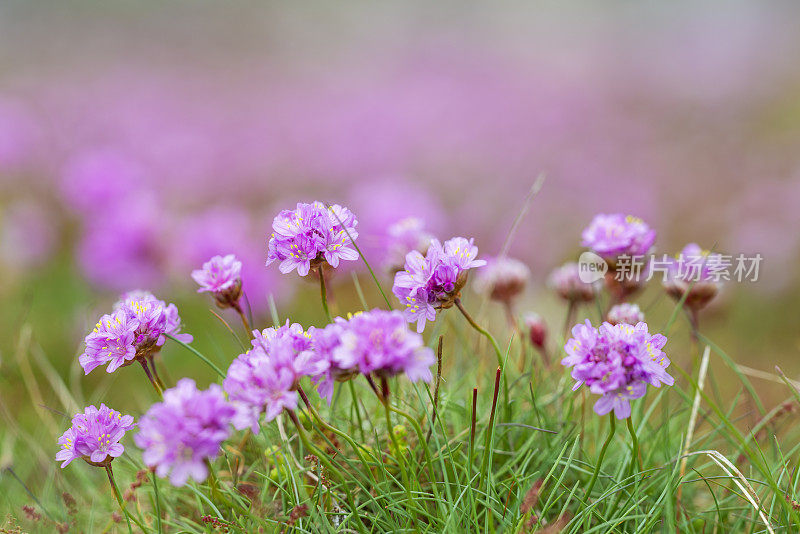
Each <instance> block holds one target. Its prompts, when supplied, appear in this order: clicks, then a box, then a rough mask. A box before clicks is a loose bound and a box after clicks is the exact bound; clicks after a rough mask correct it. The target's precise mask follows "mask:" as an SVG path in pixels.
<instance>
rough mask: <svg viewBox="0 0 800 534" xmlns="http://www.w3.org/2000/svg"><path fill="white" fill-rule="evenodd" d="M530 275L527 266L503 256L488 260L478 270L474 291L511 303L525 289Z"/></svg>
mask: <svg viewBox="0 0 800 534" xmlns="http://www.w3.org/2000/svg"><path fill="white" fill-rule="evenodd" d="M530 275H531V271H530V269H528V266H527V265H525V264H524V263H522V262H521V261H519V260H515V259H513V258H507V257H505V256H498V257H497V258H490V259H489V260H487V263H486V266H485V267H482V268H480V269H478V272H477V275H476V277H475V289H476V290H477V291H480V292H481V293H486V294H488V295H489V297H490V298H492V299H493V300H499V301H501V302H511V299H513V298H514V297H516V296H517V295H519V294H520V293H522V291H523V290H524V289H525V285H526V284H527V283H528V279H529V278H530Z"/></svg>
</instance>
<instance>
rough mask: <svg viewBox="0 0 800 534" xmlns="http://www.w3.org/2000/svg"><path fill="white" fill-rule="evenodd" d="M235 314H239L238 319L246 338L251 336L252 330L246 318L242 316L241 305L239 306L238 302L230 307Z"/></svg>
mask: <svg viewBox="0 0 800 534" xmlns="http://www.w3.org/2000/svg"><path fill="white" fill-rule="evenodd" d="M232 307H233V309H234V310H236V313H238V314H239V317H240V318H241V319H242V324H243V325H244V330H245V332H247V335H248V337H249V336H252V331H253V330H252V329H251V328H250V321H248V320H247V316H246V315H245V314H244V310H242V305H241V304H239V301H236V303H235V304H234V305H233V306H232Z"/></svg>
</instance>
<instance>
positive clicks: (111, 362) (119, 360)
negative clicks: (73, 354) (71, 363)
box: [78, 310, 139, 375]
mask: <svg viewBox="0 0 800 534" xmlns="http://www.w3.org/2000/svg"><path fill="white" fill-rule="evenodd" d="M138 327H139V323H138V321H136V320H134V319H132V318H131V317H130V316H129V315H128V314H127V313H126V312H125V311H124V310H117V311H115V312H114V313H112V314H110V315H104V316H102V317H101V318H100V320H99V321H98V322H97V325H95V327H94V330H92V331H91V332H90V333H89V335H88V336H86V338H85V339H84V343H85V344H86V350H85V351H84V353H83V354H81V356H80V357H79V358H78V361H79V362H80V364H81V367H83V372H84V373H85V374H87V375H88V374H89V373H90V372H91V371H92V370H94V368H95V367H98V366H100V365H105V364H106V363H107V364H108V367H107V368H106V371H107V372H109V373H113V372H114V371H116V370H117V369H119V368H120V367H123V366H126V365H130V364H131V362H132V361H133V359H134V358H135V357H136V343H135V339H136V335H135V332H136V329H137V328H138Z"/></svg>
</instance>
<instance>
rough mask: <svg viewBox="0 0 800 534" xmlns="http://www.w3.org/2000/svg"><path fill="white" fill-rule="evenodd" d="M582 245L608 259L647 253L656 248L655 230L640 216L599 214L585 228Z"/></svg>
mask: <svg viewBox="0 0 800 534" xmlns="http://www.w3.org/2000/svg"><path fill="white" fill-rule="evenodd" d="M582 237H583V240H582V241H581V245H583V246H584V247H588V248H590V249H591V250H592V251H594V252H595V253H597V254H598V255H599V256H602V257H603V258H604V259H605V260H606V261H609V262H612V263H613V262H615V261H616V259H617V257H619V256H620V255H623V254H624V255H628V256H644V255H645V254H648V253H649V252H650V251H651V249H652V248H653V242H655V240H656V231H655V230H652V229H650V227H649V226H648V225H647V224H646V223H645V222H644V221H643V220H641V219H639V218H637V217H633V216H630V215H627V216H626V215H623V214H621V213H615V214H612V215H604V214H600V215H596V216H595V218H594V219H592V222H591V223H590V224H589V226H588V227H587V228H586V229H585V230H584V231H583V234H582Z"/></svg>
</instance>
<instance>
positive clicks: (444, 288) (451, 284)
mask: <svg viewBox="0 0 800 534" xmlns="http://www.w3.org/2000/svg"><path fill="white" fill-rule="evenodd" d="M477 256H478V247H476V246H475V245H474V244H473V240H472V239H469V240H468V239H466V238H463V237H454V238H452V239H449V240H447V241H445V242H444V245H442V244H441V243H440V242H439V241H438V240H436V239H434V240H432V241H431V244H430V247H428V251H427V253H426V254H425V256H423V255H422V254H421V253H420V252H418V251H412V252H409V253H408V254H407V255H406V262H405V268H404V270H402V271H400V272H398V273H397V274H396V275H395V277H394V287H393V288H392V292H393V293H394V294H395V296H396V297H397V298H398V299H400V303H401V304H402V305H403V306H405V310H404V311H403V314H404V316H405V318H406V320H407V321H408V322H410V323H413V322H416V323H417V332H422V331H423V330H424V328H425V322H426V321H433V320H434V319H435V318H436V310H437V309H444V308H449V307H451V306H452V305H453V303H454V300H455V299H456V298H458V295H459V291H461V288H462V287H464V284H465V283H466V279H467V271H468V270H469V269H472V268H475V267H481V266H483V265H486V262H485V261H484V260H479V259H477Z"/></svg>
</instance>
